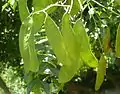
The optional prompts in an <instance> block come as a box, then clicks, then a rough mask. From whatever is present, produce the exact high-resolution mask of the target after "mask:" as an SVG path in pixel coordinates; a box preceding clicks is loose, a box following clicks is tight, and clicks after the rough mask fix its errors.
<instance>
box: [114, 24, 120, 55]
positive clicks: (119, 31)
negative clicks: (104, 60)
mask: <svg viewBox="0 0 120 94" xmlns="http://www.w3.org/2000/svg"><path fill="white" fill-rule="evenodd" d="M119 39H120V24H119V26H118V29H117V34H116V44H115V52H116V56H117V57H120V40H119Z"/></svg>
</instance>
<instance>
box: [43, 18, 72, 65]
mask: <svg viewBox="0 0 120 94" xmlns="http://www.w3.org/2000/svg"><path fill="white" fill-rule="evenodd" d="M45 28H46V34H47V37H48V41H49V43H50V45H51V46H52V48H53V51H54V53H55V55H56V56H57V59H58V61H59V62H60V63H62V64H64V65H70V64H69V62H66V61H68V60H66V59H67V52H66V50H65V45H64V42H63V37H62V35H61V32H60V31H59V29H58V26H57V25H56V24H55V22H54V21H53V20H52V19H51V18H50V17H49V16H48V17H47V18H46V22H45Z"/></svg>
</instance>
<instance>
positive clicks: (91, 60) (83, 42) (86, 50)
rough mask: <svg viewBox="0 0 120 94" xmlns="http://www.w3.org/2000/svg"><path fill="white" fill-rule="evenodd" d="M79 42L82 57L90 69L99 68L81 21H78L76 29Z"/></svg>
mask: <svg viewBox="0 0 120 94" xmlns="http://www.w3.org/2000/svg"><path fill="white" fill-rule="evenodd" d="M73 29H74V32H75V34H76V38H77V41H78V43H79V49H80V57H81V59H82V60H83V61H84V62H85V63H86V64H87V65H88V66H90V67H97V65H98V61H97V59H96V57H95V56H94V54H93V53H92V51H91V48H90V44H89V38H88V35H87V32H86V31H85V28H84V26H83V23H82V22H81V20H80V19H79V20H77V22H76V23H75V25H74V27H73Z"/></svg>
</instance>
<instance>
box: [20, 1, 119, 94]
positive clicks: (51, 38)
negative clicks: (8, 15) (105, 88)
mask: <svg viewBox="0 0 120 94" xmlns="http://www.w3.org/2000/svg"><path fill="white" fill-rule="evenodd" d="M102 2H103V3H105V4H106V2H104V1H102ZM18 3H19V12H20V18H21V21H22V25H21V29H20V34H19V47H20V52H21V56H22V58H23V61H24V68H25V73H26V75H27V76H26V79H27V80H26V81H27V83H28V93H30V91H31V90H33V91H34V92H36V93H39V92H42V90H43V89H44V91H45V92H46V93H47V94H49V93H50V92H53V91H52V90H54V89H55V87H58V89H57V91H55V93H56V92H59V91H60V90H61V89H62V88H63V87H64V84H65V83H66V82H68V81H70V80H71V79H72V78H73V77H75V76H79V74H80V72H81V71H82V72H84V68H85V69H89V68H93V69H96V68H97V69H98V70H97V78H96V84H95V90H96V91H97V90H98V89H99V88H100V86H101V85H102V83H103V82H104V76H105V75H106V68H107V67H106V64H109V62H112V59H113V58H119V55H118V54H119V49H120V47H119V46H120V45H119V39H118V38H119V28H118V30H117V35H116V34H115V36H117V37H116V42H115V41H114V39H115V38H114V37H113V39H112V37H111V36H110V33H112V32H110V31H109V29H108V28H110V30H111V28H112V27H111V25H110V24H109V23H107V20H109V18H112V17H113V18H114V15H117V16H120V15H119V13H117V12H116V10H115V11H114V10H112V9H110V8H107V7H105V6H104V5H102V4H101V3H99V2H97V1H95V0H89V1H87V0H84V1H82V0H56V1H55V0H54V1H52V0H44V1H40V0H33V2H32V5H33V6H32V8H33V10H32V12H31V13H30V12H29V10H28V8H27V0H26V1H25V0H19V1H18ZM107 3H109V4H108V5H106V6H112V5H114V4H115V3H114V2H109V0H108V2H107ZM97 5H98V7H96V6H97ZM101 7H102V8H103V9H102V10H101V9H100V8H101ZM115 7H116V6H115ZM57 9H60V10H61V11H60V12H61V15H59V16H60V19H58V21H59V22H57V23H56V22H55V20H54V19H55V17H53V16H54V15H55V13H57V12H56V11H57ZM87 10H89V11H87ZM86 11H87V13H86ZM107 11H110V12H111V16H110V17H109V16H108V15H107V14H106V13H107ZM94 12H95V13H94ZM85 15H86V16H85ZM87 17H88V18H87ZM106 19H107V20H106ZM111 23H112V22H111ZM118 23H119V22H116V23H115V27H117V25H116V24H118ZM101 26H103V27H101ZM91 27H92V28H91ZM93 27H94V28H93ZM106 27H107V29H106ZM86 28H88V32H87V31H86ZM102 30H103V31H104V32H102ZM114 30H116V29H114ZM43 32H46V33H45V35H43V36H41V35H39V34H42V33H43ZM105 32H106V33H107V34H105ZM103 33H104V34H103ZM37 35H38V36H37ZM39 36H41V37H40V38H41V39H40V40H43V42H42V43H45V45H47V46H48V44H50V45H51V46H50V45H49V46H48V47H49V48H48V49H47V51H48V52H47V51H46V50H45V51H43V50H39V49H40V48H39V47H38V48H37V47H36V44H37V39H36V38H38V37H39ZM93 36H94V37H93ZM45 39H48V41H47V42H46V40H45ZM44 40H45V41H44ZM110 40H111V41H110ZM35 41H36V42H35ZM42 43H40V45H42V46H43V44H42ZM112 43H113V44H116V46H114V45H113V46H112V47H110V46H109V45H111V44H112ZM45 45H44V46H45ZM51 47H52V49H51ZM114 47H115V48H114ZM114 50H115V51H114ZM41 51H43V52H44V53H43V54H41V53H42V52H41ZM52 51H53V52H52ZM46 53H47V54H46ZM49 54H50V56H51V57H49V56H48V57H47V58H48V59H47V60H45V58H44V55H49ZM41 55H42V56H43V58H41V57H40V58H38V56H41ZM54 56H55V57H54ZM49 59H51V60H49ZM99 59H100V60H99ZM108 60H109V62H107V61H108ZM98 61H99V64H98ZM45 62H47V63H45ZM54 62H55V63H54ZM113 62H114V61H113ZM47 68H48V71H47V72H46V69H47ZM53 70H54V71H53ZM54 72H57V73H54ZM100 78H101V79H100ZM108 78H109V77H108ZM38 82H39V83H38ZM49 83H50V85H49ZM55 85H56V86H55ZM49 86H51V88H52V89H51V88H50V87H49ZM53 87H54V89H53Z"/></svg>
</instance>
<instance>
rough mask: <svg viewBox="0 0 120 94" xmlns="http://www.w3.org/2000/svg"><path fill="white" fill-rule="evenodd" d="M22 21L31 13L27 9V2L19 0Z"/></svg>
mask: <svg viewBox="0 0 120 94" xmlns="http://www.w3.org/2000/svg"><path fill="white" fill-rule="evenodd" d="M18 5H19V14H20V19H21V21H23V20H24V19H25V18H26V17H27V16H28V15H29V14H30V13H29V10H28V7H27V0H18Z"/></svg>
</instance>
